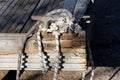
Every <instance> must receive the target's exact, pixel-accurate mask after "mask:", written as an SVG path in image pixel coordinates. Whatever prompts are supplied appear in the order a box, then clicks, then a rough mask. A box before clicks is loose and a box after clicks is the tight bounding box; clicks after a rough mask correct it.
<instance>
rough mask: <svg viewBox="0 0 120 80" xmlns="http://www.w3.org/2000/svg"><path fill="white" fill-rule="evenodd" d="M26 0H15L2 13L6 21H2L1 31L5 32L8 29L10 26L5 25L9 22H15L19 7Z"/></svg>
mask: <svg viewBox="0 0 120 80" xmlns="http://www.w3.org/2000/svg"><path fill="white" fill-rule="evenodd" d="M23 1H24V0H18V1H17V0H15V2H14V3H13V4H12V5H11V7H10V8H8V9H7V10H6V12H5V13H4V14H3V15H2V17H3V19H5V21H4V22H3V21H2V22H1V23H3V24H2V25H1V31H0V32H5V31H6V30H8V27H5V26H6V25H8V23H13V22H14V21H15V18H16V17H17V15H15V14H16V13H17V10H18V8H19V7H20V5H21V4H22V3H23Z"/></svg>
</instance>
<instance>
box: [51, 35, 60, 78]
mask: <svg viewBox="0 0 120 80" xmlns="http://www.w3.org/2000/svg"><path fill="white" fill-rule="evenodd" d="M55 41H56V52H57V61H56V63H55V69H54V77H53V80H57V79H58V71H59V64H60V54H61V53H60V39H59V35H55Z"/></svg>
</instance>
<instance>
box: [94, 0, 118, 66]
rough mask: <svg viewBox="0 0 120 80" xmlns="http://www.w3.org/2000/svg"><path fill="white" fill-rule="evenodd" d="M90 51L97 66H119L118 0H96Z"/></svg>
mask: <svg viewBox="0 0 120 80" xmlns="http://www.w3.org/2000/svg"><path fill="white" fill-rule="evenodd" d="M94 19H95V20H94V27H93V28H92V51H93V57H94V61H95V64H96V65H97V66H111V67H112V66H120V0H96V1H95V18H94Z"/></svg>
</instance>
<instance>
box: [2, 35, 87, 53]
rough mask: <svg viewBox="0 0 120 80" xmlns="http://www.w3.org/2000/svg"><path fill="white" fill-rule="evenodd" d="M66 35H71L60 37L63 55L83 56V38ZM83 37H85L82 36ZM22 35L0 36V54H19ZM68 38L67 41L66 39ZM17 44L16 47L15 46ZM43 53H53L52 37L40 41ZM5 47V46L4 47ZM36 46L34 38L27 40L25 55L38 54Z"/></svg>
mask: <svg viewBox="0 0 120 80" xmlns="http://www.w3.org/2000/svg"><path fill="white" fill-rule="evenodd" d="M68 35H71V36H72V34H69V33H68V34H67V33H66V34H64V35H62V37H61V40H60V43H61V50H62V52H63V53H68V52H72V53H78V54H84V53H86V51H85V37H78V36H73V37H74V38H73V37H71V38H70V37H69V36H68ZM84 36H85V35H84ZM23 37H24V35H22V34H21V35H20V34H18V36H17V34H13V36H12V34H8V35H7V34H1V35H0V45H1V46H0V49H1V50H0V54H16V53H18V52H19V48H20V45H22V44H21V41H22V39H23ZM68 38H69V39H68ZM16 43H17V45H16ZM42 43H43V46H44V51H45V52H47V53H55V52H56V49H55V45H56V44H55V39H54V37H51V39H50V38H48V39H47V38H43V40H42ZM5 45H7V46H5ZM37 47H38V45H37V42H36V40H35V37H32V38H30V39H28V41H27V43H26V46H25V53H38V48H37Z"/></svg>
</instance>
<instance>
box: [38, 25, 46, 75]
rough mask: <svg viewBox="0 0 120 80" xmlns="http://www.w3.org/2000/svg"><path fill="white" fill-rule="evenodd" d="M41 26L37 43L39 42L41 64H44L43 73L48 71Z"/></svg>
mask: <svg viewBox="0 0 120 80" xmlns="http://www.w3.org/2000/svg"><path fill="white" fill-rule="evenodd" d="M41 26H42V25H40V26H39V29H38V31H37V33H36V36H37V43H38V51H39V52H38V54H39V57H40V59H39V60H40V65H41V64H42V66H41V68H42V73H46V71H47V70H46V69H47V68H46V63H45V56H44V52H43V45H42V38H41Z"/></svg>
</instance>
